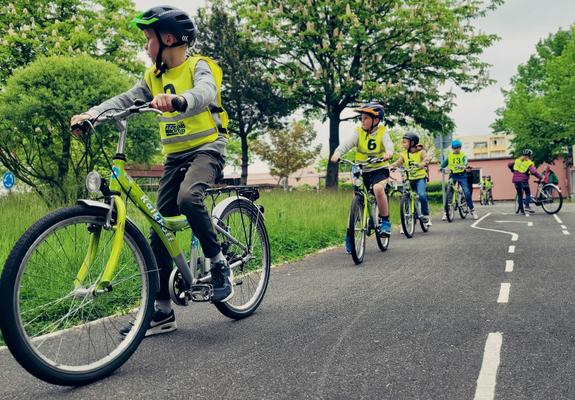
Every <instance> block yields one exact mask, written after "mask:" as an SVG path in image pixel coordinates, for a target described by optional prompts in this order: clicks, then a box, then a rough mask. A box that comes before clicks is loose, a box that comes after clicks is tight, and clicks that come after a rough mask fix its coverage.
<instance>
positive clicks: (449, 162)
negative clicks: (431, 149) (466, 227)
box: [441, 139, 479, 221]
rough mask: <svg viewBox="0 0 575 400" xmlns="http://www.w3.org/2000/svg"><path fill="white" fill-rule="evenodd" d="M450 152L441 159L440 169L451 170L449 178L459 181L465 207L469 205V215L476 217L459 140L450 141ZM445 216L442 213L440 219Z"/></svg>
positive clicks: (444, 218)
mask: <svg viewBox="0 0 575 400" xmlns="http://www.w3.org/2000/svg"><path fill="white" fill-rule="evenodd" d="M451 150H452V151H451V152H450V153H449V154H448V155H447V158H446V159H445V160H443V162H442V163H441V170H443V169H444V168H449V169H450V170H451V178H452V179H453V180H454V181H456V182H458V183H459V186H461V188H462V189H463V193H464V194H465V202H466V203H467V207H469V211H470V212H471V216H472V217H473V219H478V218H479V217H478V216H477V213H476V212H475V208H474V207H473V199H472V198H471V191H470V190H469V186H468V182H467V171H466V169H467V167H468V162H467V157H466V156H465V154H464V153H463V152H462V151H461V142H460V141H459V140H457V139H455V140H454V141H453V142H451ZM446 219H447V216H446V215H445V214H444V215H443V218H442V220H444V221H445V220H446Z"/></svg>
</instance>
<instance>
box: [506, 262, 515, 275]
mask: <svg viewBox="0 0 575 400" xmlns="http://www.w3.org/2000/svg"><path fill="white" fill-rule="evenodd" d="M513 264H514V263H513V260H505V272H513Z"/></svg>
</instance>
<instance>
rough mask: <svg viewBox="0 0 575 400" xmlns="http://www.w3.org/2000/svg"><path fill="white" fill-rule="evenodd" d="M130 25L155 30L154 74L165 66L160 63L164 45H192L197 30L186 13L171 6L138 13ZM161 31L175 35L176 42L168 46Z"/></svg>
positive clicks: (160, 72)
mask: <svg viewBox="0 0 575 400" xmlns="http://www.w3.org/2000/svg"><path fill="white" fill-rule="evenodd" d="M132 26H133V27H137V28H139V29H141V30H145V29H153V30H154V32H156V36H157V38H158V42H159V43H160V49H159V50H158V54H157V56H156V74H157V75H158V76H159V75H161V74H162V73H163V72H164V71H165V70H166V69H167V66H166V65H165V64H164V63H162V52H163V50H164V49H165V48H166V47H177V46H181V45H183V44H188V45H190V46H191V45H193V44H194V43H195V41H196V36H197V31H196V25H195V24H194V21H192V19H191V18H190V16H189V15H188V14H186V13H185V12H184V11H182V10H180V9H179V8H176V7H172V6H157V7H153V8H150V9H149V10H148V11H145V12H144V13H142V14H140V15H138V16H137V17H136V18H134V19H133V20H132ZM161 33H171V34H172V35H174V36H175V37H176V43H174V44H172V45H171V46H168V45H166V44H165V43H164V41H163V40H162V37H161V35H160V34H161Z"/></svg>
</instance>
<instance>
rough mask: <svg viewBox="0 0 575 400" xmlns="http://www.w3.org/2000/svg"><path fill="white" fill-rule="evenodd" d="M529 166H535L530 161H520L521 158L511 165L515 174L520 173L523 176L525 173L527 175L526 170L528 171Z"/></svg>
mask: <svg viewBox="0 0 575 400" xmlns="http://www.w3.org/2000/svg"><path fill="white" fill-rule="evenodd" d="M530 166H535V164H534V163H533V161H531V160H529V159H527V160H522V159H521V158H518V159H516V160H515V164H513V171H517V172H521V173H522V174H525V173H527V170H529V167H530Z"/></svg>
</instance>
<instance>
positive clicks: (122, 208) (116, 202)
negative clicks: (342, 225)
mask: <svg viewBox="0 0 575 400" xmlns="http://www.w3.org/2000/svg"><path fill="white" fill-rule="evenodd" d="M114 208H115V209H116V223H115V224H114V225H111V219H112V211H113V210H114ZM125 227H126V204H125V203H124V201H123V200H122V198H121V197H120V196H115V195H114V196H112V198H111V201H110V210H109V211H108V214H107V216H106V222H105V224H104V226H103V228H104V229H111V230H114V231H115V235H114V240H113V242H112V249H111V252H110V258H108V262H107V263H106V267H105V268H104V270H103V271H102V273H101V274H100V276H99V277H98V279H97V280H96V282H95V283H94V284H93V285H92V286H91V287H89V288H84V287H83V286H82V285H83V283H84V280H85V279H86V276H87V275H88V271H89V270H90V267H91V266H92V265H93V263H94V261H95V259H96V254H97V252H98V245H99V244H100V236H101V234H102V226H91V227H89V228H88V230H89V231H90V241H89V243H88V252H87V253H86V256H85V257H84V261H83V262H82V265H81V266H80V269H79V270H78V273H77V274H76V278H75V279H74V294H75V295H78V296H86V295H88V294H92V295H96V294H101V293H106V292H109V291H111V290H112V287H111V285H110V282H111V280H112V277H113V276H114V273H115V272H116V268H117V266H118V260H119V258H120V252H121V250H122V246H123V244H124V230H125Z"/></svg>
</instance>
